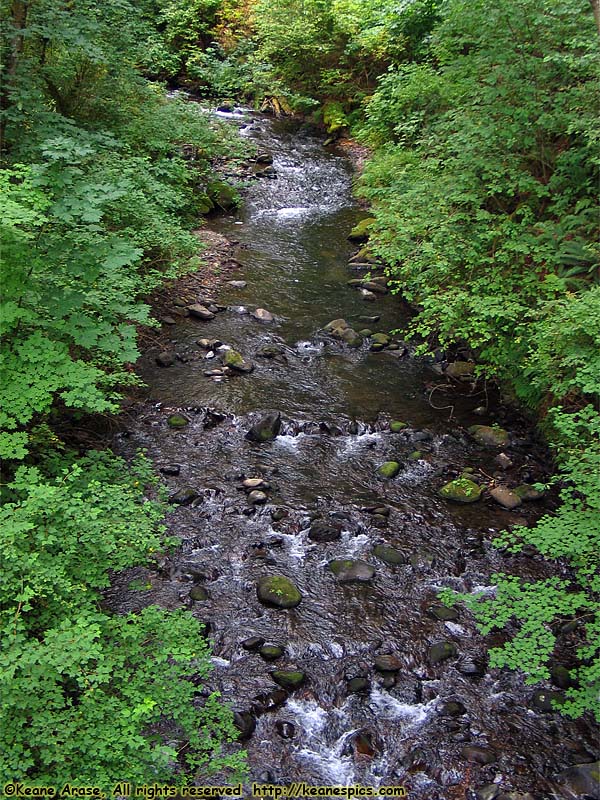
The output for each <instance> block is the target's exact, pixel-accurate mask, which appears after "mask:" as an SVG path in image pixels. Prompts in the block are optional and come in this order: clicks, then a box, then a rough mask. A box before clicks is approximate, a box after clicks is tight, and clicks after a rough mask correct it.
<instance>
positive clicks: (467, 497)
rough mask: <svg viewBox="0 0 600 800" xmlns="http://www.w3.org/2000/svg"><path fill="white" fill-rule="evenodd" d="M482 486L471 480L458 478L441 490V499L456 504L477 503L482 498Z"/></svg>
mask: <svg viewBox="0 0 600 800" xmlns="http://www.w3.org/2000/svg"><path fill="white" fill-rule="evenodd" d="M481 491H482V490H481V486H478V485H477V484H476V483H475V481H472V480H469V478H464V477H463V478H457V479H456V480H455V481H450V483H447V484H446V485H445V486H442V488H441V489H440V497H443V498H444V500H453V501H454V502H455V503H475V502H476V501H477V500H479V498H480V497H481Z"/></svg>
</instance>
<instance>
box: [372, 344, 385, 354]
mask: <svg viewBox="0 0 600 800" xmlns="http://www.w3.org/2000/svg"><path fill="white" fill-rule="evenodd" d="M369 350H370V351H371V352H372V353H381V351H382V350H385V345H384V344H381V342H373V343H372V344H371V346H370V347H369Z"/></svg>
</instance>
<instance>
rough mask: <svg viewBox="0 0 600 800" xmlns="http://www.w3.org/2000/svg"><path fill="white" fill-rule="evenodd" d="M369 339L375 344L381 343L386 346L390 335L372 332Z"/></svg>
mask: <svg viewBox="0 0 600 800" xmlns="http://www.w3.org/2000/svg"><path fill="white" fill-rule="evenodd" d="M371 341H372V342H373V343H375V344H382V345H383V346H384V347H387V346H388V344H389V343H390V341H391V336H389V335H388V334H387V333H374V334H373V335H372V336H371Z"/></svg>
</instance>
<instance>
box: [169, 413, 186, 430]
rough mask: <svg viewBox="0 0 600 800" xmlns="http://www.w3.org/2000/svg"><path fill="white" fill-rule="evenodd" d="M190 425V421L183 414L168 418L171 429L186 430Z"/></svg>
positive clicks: (172, 415)
mask: <svg viewBox="0 0 600 800" xmlns="http://www.w3.org/2000/svg"><path fill="white" fill-rule="evenodd" d="M189 424H190V421H189V419H188V418H187V417H184V416H183V414H171V416H170V417H167V425H168V426H169V428H175V429H179V428H185V426H186V425H189Z"/></svg>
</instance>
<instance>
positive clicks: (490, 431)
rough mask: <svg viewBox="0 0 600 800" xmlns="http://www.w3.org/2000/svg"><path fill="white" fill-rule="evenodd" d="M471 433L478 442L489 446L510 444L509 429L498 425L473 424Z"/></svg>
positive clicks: (470, 429)
mask: <svg viewBox="0 0 600 800" xmlns="http://www.w3.org/2000/svg"><path fill="white" fill-rule="evenodd" d="M469 433H470V434H471V436H472V437H473V438H474V439H475V441H476V442H477V443H478V444H482V445H486V446H487V447H504V446H505V445H507V444H508V439H509V436H508V431H505V430H504V428H499V427H498V426H493V427H492V426H490V425H471V427H470V428H469Z"/></svg>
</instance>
